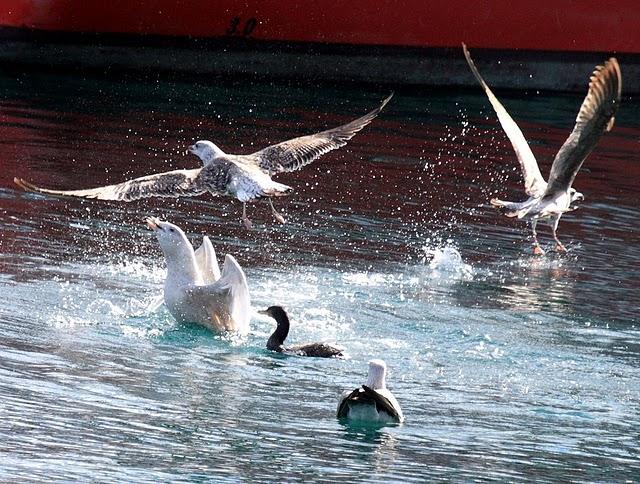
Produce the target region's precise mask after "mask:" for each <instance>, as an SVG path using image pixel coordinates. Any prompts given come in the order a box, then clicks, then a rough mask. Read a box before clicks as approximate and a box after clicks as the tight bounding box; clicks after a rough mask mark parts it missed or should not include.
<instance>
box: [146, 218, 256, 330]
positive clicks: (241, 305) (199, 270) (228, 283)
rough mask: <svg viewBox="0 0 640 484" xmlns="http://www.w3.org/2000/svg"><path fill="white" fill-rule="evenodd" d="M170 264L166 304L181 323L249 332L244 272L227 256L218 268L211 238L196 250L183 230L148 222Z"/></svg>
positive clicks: (249, 303) (248, 304)
mask: <svg viewBox="0 0 640 484" xmlns="http://www.w3.org/2000/svg"><path fill="white" fill-rule="evenodd" d="M147 225H148V227H149V228H150V229H151V230H153V231H154V232H155V234H156V237H157V239H158V242H159V243H160V248H161V249H162V252H163V253H164V256H165V259H166V262H167V278H166V279H165V283H164V302H165V304H166V306H167V308H168V309H169V312H170V313H171V314H172V316H173V317H174V318H175V319H176V320H177V321H178V322H181V323H197V324H201V325H202V326H206V327H207V328H209V329H212V330H213V331H216V332H222V331H237V332H239V333H242V334H246V333H248V331H249V319H250V317H251V302H250V299H249V288H248V287H247V280H246V278H245V275H244V272H243V270H242V268H241V267H240V265H239V264H238V262H236V260H235V259H234V258H233V256H231V255H229V254H227V256H226V257H225V260H224V265H223V267H222V272H221V271H220V268H219V267H218V260H217V258H216V253H215V250H214V249H213V245H212V244H211V241H210V240H209V238H208V237H206V236H205V237H204V238H203V239H202V245H201V246H200V247H199V248H198V250H196V251H194V250H193V246H192V245H191V243H190V242H189V240H188V239H187V236H186V235H185V233H184V232H183V231H182V230H181V229H180V227H178V226H176V225H174V224H171V223H169V222H163V221H160V220H159V219H157V218H155V217H149V218H148V219H147Z"/></svg>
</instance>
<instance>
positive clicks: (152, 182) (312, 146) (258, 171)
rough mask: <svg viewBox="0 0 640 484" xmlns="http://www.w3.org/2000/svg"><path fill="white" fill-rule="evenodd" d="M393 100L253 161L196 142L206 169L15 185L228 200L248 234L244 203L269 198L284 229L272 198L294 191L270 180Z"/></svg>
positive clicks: (345, 137) (340, 139) (341, 138)
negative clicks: (94, 182)
mask: <svg viewBox="0 0 640 484" xmlns="http://www.w3.org/2000/svg"><path fill="white" fill-rule="evenodd" d="M392 96H393V93H392V94H391V95H389V96H388V97H387V98H386V99H385V100H384V101H382V103H381V104H380V106H378V108H376V109H374V110H373V111H371V112H370V113H368V114H365V115H364V116H362V117H361V118H358V119H356V120H354V121H351V122H350V123H347V124H345V125H343V126H339V127H337V128H333V129H329V130H326V131H322V132H320V133H316V134H312V135H308V136H301V137H299V138H293V139H290V140H288V141H284V142H282V143H278V144H275V145H271V146H268V147H266V148H264V149H262V150H260V151H256V152H255V153H252V154H249V155H232V154H227V153H225V152H224V151H222V150H221V149H220V148H219V147H217V146H216V145H215V144H213V143H212V142H211V141H198V142H197V143H195V144H194V145H192V146H190V147H189V151H190V152H191V153H193V154H195V155H196V156H197V157H198V158H200V160H201V161H202V164H203V166H202V168H195V169H191V170H174V171H168V172H165V173H156V174H154V175H148V176H143V177H141V178H135V179H133V180H129V181H126V182H123V183H119V184H116V185H107V186H104V187H99V188H89V189H82V190H51V189H48V188H42V187H38V186H36V185H33V184H32V183H29V182H27V181H25V180H23V179H22V178H14V179H13V181H14V182H15V183H16V184H17V185H18V186H20V187H21V188H23V189H24V190H27V191H32V192H39V193H46V194H50V195H65V196H72V197H83V198H96V199H99V200H121V201H124V202H130V201H132V200H139V199H141V198H149V197H173V198H176V197H193V196H197V195H202V194H204V193H207V192H208V193H211V194H212V195H214V196H217V195H228V196H231V197H235V198H237V199H238V200H240V201H241V202H242V221H243V222H244V224H245V226H246V227H247V228H251V221H250V220H249V218H248V217H247V211H246V203H247V202H249V201H252V200H255V199H256V198H261V197H266V198H267V200H268V201H269V206H270V207H271V212H272V213H273V215H274V217H275V218H276V220H278V221H279V222H281V223H284V218H283V217H282V215H280V214H279V213H278V212H277V211H276V210H275V208H274V206H273V203H272V202H271V198H272V197H281V196H285V195H287V194H289V193H290V192H291V191H292V188H291V187H289V186H287V185H283V184H282V183H278V182H275V181H273V180H272V179H271V176H272V175H274V174H276V173H281V172H289V171H296V170H300V169H301V168H303V167H304V166H306V165H308V164H309V163H311V162H312V161H314V160H317V159H318V158H320V157H321V156H322V155H324V154H325V153H328V152H329V151H332V150H335V149H337V148H340V147H342V146H344V145H346V144H347V141H349V140H350V139H351V138H353V137H354V136H355V134H356V133H357V132H358V131H360V130H361V129H362V128H364V127H365V126H366V125H368V124H369V123H370V122H371V121H373V119H374V118H375V117H376V116H377V115H378V114H379V113H380V111H382V109H383V108H384V107H385V106H386V104H387V103H388V102H389V100H390V99H391V98H392Z"/></svg>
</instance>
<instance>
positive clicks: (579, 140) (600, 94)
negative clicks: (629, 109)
mask: <svg viewBox="0 0 640 484" xmlns="http://www.w3.org/2000/svg"><path fill="white" fill-rule="evenodd" d="M621 94H622V74H621V72H620V66H619V65H618V61H617V60H616V59H615V57H611V58H610V59H609V60H608V61H606V62H605V63H604V65H603V66H597V67H596V69H595V70H594V71H593V74H592V75H591V78H590V79H589V90H588V92H587V95H586V97H585V98H584V101H583V102H582V106H580V111H578V116H577V117H576V124H575V126H574V128H573V131H572V132H571V134H570V135H569V137H568V138H567V140H566V141H565V142H564V144H563V145H562V147H561V148H560V150H559V151H558V154H557V155H556V157H555V159H554V160H553V165H551V172H550V173H549V185H548V186H547V189H546V191H545V194H544V196H545V197H547V196H554V195H555V194H557V193H559V192H563V191H566V190H568V189H569V188H570V187H571V185H572V184H573V180H574V179H575V177H576V175H577V174H578V171H579V170H580V167H581V166H582V163H583V162H584V160H585V159H586V157H587V156H589V153H591V151H593V149H594V148H595V147H596V145H597V144H598V141H599V140H600V137H601V136H602V135H603V134H604V133H605V132H607V131H609V130H611V128H612V127H613V123H614V121H615V114H616V111H617V110H618V106H619V105H620V97H621Z"/></svg>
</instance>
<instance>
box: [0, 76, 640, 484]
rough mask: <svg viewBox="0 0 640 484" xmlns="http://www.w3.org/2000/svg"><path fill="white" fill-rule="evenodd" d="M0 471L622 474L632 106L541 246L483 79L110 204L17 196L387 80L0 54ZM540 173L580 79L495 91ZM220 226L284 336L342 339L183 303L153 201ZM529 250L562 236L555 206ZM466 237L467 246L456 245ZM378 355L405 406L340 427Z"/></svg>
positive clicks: (182, 161)
mask: <svg viewBox="0 0 640 484" xmlns="http://www.w3.org/2000/svg"><path fill="white" fill-rule="evenodd" d="M0 89H1V91H0V92H1V94H2V98H1V101H0V132H1V133H2V136H0V154H1V157H0V159H1V160H2V161H1V162H0V163H1V166H2V173H0V228H1V238H0V268H1V273H0V297H1V298H2V299H3V300H4V304H3V305H2V306H0V416H1V418H0V442H1V444H0V479H1V480H3V481H21V482H22V481H26V480H31V481H42V480H44V479H48V480H54V481H69V480H76V481H83V482H88V481H95V482H114V481H121V482H163V481H164V482H166V481H173V482H200V481H207V480H212V481H216V482H222V481H229V482H238V481H253V480H256V481H281V480H295V481H301V480H315V481H329V480H336V479H344V480H347V479H348V480H351V481H367V482H383V481H384V482H387V481H425V480H439V479H442V480H453V481H474V480H483V479H493V480H504V481H525V480H532V481H533V480H535V481H537V482H549V481H556V482H557V481H576V482H585V481H598V482H603V481H612V482H620V481H624V480H626V479H630V480H636V479H637V478H638V476H639V475H640V461H639V459H638V453H639V451H640V444H639V440H638V437H639V435H640V412H639V411H638V408H639V404H640V376H639V372H638V367H639V366H640V329H639V327H638V324H639V320H638V310H639V308H640V282H639V281H640V278H638V267H639V261H640V236H639V233H638V228H637V227H638V219H639V217H638V216H639V214H640V209H638V188H637V180H638V175H640V173H639V168H638V166H639V165H638V156H637V154H638V141H637V140H638V139H639V137H640V136H639V135H640V118H638V117H637V113H638V112H640V110H639V108H640V105H639V104H638V102H637V101H635V100H632V99H624V101H623V105H622V109H621V112H620V116H619V119H618V123H617V126H616V128H615V129H614V130H613V132H612V133H610V134H609V135H607V136H606V137H605V138H603V140H602V142H601V143H600V145H599V147H598V148H597V150H596V151H595V152H594V154H593V155H592V156H591V157H590V158H589V160H587V162H586V164H585V167H584V170H583V171H582V172H581V173H580V174H579V176H578V178H577V180H576V184H575V186H576V187H577V188H578V189H579V190H580V191H582V192H583V193H585V195H586V200H585V202H584V203H583V204H582V207H581V208H580V210H578V211H576V212H572V213H570V214H568V215H567V216H566V217H564V218H563V219H562V221H561V224H560V231H559V235H560V238H561V240H563V241H564V242H565V244H566V245H567V247H568V248H569V254H568V255H566V256H557V255H556V254H554V253H553V252H550V253H549V255H547V256H545V257H542V258H539V257H534V256H533V255H532V254H531V249H532V246H531V241H530V239H529V238H528V237H529V233H528V229H527V228H526V227H525V226H524V225H521V224H518V223H517V221H513V220H508V219H504V218H501V217H500V216H499V215H498V214H496V213H495V212H494V211H493V210H491V209H490V208H489V207H488V204H487V201H488V199H489V198H490V197H491V196H494V195H496V194H498V195H501V196H503V197H504V198H508V196H511V197H518V196H519V195H520V188H519V187H520V181H519V174H518V172H517V164H516V161H515V158H514V156H513V155H512V152H511V150H510V146H509V144H508V142H507V141H506V139H505V137H504V135H503V134H502V132H501V131H500V129H499V127H498V126H496V123H495V117H494V116H493V114H492V112H491V111H490V108H489V106H488V103H487V102H486V100H485V99H484V97H483V95H482V93H481V92H479V90H478V92H476V91H475V90H471V91H460V92H458V91H435V92H433V91H430V90H428V89H425V90H424V91H411V92H402V90H397V92H396V97H395V98H394V99H393V101H392V102H391V103H390V104H389V106H388V107H387V109H386V110H385V112H383V113H382V115H381V116H380V118H379V119H378V120H376V121H375V122H374V123H373V124H372V125H371V126H369V127H368V128H366V129H365V130H364V131H363V132H361V133H360V134H358V135H357V136H356V137H355V138H354V139H353V140H352V142H351V143H350V144H349V145H348V146H347V147H346V148H344V149H342V150H340V151H338V152H333V153H331V154H329V155H327V156H325V157H324V158H322V159H321V160H320V161H318V162H316V163H314V164H313V165H311V166H309V167H307V168H306V169H305V170H304V171H301V172H299V173H292V174H284V175H281V176H279V177H278V178H277V179H278V181H281V182H283V183H286V184H288V185H291V186H293V187H295V189H296V192H295V194H294V195H292V196H291V197H289V198H288V199H286V200H278V202H277V207H278V208H279V209H281V210H282V211H283V213H284V215H285V217H286V218H287V219H288V223H287V224H286V225H284V226H281V225H278V224H276V223H275V222H274V221H273V220H272V218H271V216H270V214H269V210H268V206H267V204H266V203H264V202H258V203H255V204H253V205H251V206H250V207H249V215H250V216H251V217H252V219H253V221H254V225H255V230H253V231H251V232H248V231H246V230H245V229H244V228H243V227H242V225H241V224H240V222H239V214H240V205H239V204H238V203H237V202H234V201H231V200H229V199H214V198H210V197H201V198H197V199H193V200H189V199H183V200H177V201H176V200H151V201H142V202H134V203H130V204H125V203H115V202H114V203H111V202H98V201H82V200H75V199H62V198H54V197H47V196H41V195H32V194H26V193H24V192H21V191H20V190H18V189H17V187H15V186H13V184H12V182H11V180H12V178H13V177H14V176H22V177H24V178H26V179H28V180H31V181H33V182H34V183H38V184H42V185H46V186H51V187H55V188H71V187H76V186H78V187H80V186H83V187H89V186H94V185H101V184H105V183H115V182H118V181H121V180H123V179H125V178H127V177H131V176H141V175H144V174H148V173H152V172H157V171H165V170H169V169H175V168H181V167H196V166H198V161H197V160H196V159H195V158H193V157H191V156H190V155H186V154H185V153H184V151H185V148H186V146H187V145H188V144H190V143H191V142H192V141H193V140H194V139H199V138H209V139H211V140H213V141H214V142H216V143H218V144H219V145H220V146H221V147H222V148H223V149H225V150H227V151H229V152H250V151H254V150H255V149H258V148H260V147H262V146H264V145H266V144H269V143H273V142H277V141H280V140H284V139H287V138H289V137H292V136H294V135H300V134H304V133H307V132H309V131H316V130H320V129H325V128H328V127H332V126H335V125H337V124H339V123H342V122H344V121H348V120H349V119H351V118H353V117H356V116H359V115H361V114H362V113H364V112H366V111H368V110H370V109H372V108H373V107H374V106H376V105H377V103H378V102H379V101H380V100H381V99H382V98H383V97H384V96H385V95H386V94H387V93H388V91H387V89H385V88H380V89H373V88H371V89H361V88H358V89H355V88H348V87H347V88H344V87H338V86H334V87H327V86H325V87H318V86H310V85H309V86H295V85H289V84H277V83H266V82H265V83H249V82H247V83H240V82H239V83H229V82H220V81H216V80H210V81H207V80H205V81H202V82H194V81H189V80H182V81H180V80H166V79H158V80H154V81H141V80H136V79H121V78H115V77H113V78H105V79H103V78H95V77H93V78H81V77H78V76H73V75H69V76H61V75H54V74H42V73H30V74H29V75H26V74H21V73H16V72H14V73H5V74H3V76H2V77H0ZM498 94H499V95H500V97H501V98H502V99H503V101H504V103H505V105H506V106H507V108H508V109H509V110H510V111H511V113H512V115H513V116H514V117H515V118H516V119H517V120H522V124H521V126H522V128H523V130H524V132H525V135H526V136H528V137H529V139H530V140H531V142H532V145H533V149H534V152H535V153H536V154H537V155H538V157H539V159H540V161H541V165H542V171H543V173H546V172H547V171H548V167H549V160H550V159H551V158H552V156H553V154H554V152H555V150H556V149H557V147H558V146H559V145H560V144H561V143H562V141H563V140H564V137H566V135H567V134H568V132H569V130H570V129H571V128H572V122H573V119H575V113H576V112H577V109H578V106H579V104H580V102H581V96H573V95H557V94H556V95H552V94H547V93H514V92H512V93H498ZM148 215H155V216H159V217H161V218H163V219H166V220H169V221H171V222H174V223H176V224H178V225H180V226H181V227H183V228H184V229H185V231H186V232H187V233H188V235H189V236H190V238H191V240H192V241H194V242H196V243H197V241H198V240H199V238H200V237H201V236H202V235H204V234H206V235H208V236H209V237H210V238H211V240H212V242H213V243H214V246H215V247H216V250H217V251H218V253H219V254H225V253H231V254H233V255H234V256H236V258H237V259H238V260H239V262H240V264H241V265H242V266H243V267H244V268H245V270H246V273H247V277H248V281H249V286H250V289H251V294H252V301H253V306H254V307H255V308H256V309H262V308H264V307H266V306H268V305H271V304H282V305H284V306H285V307H286V308H287V309H288V310H289V312H290V315H291V317H292V329H291V333H290V337H289V341H290V343H303V342H309V341H322V340H324V341H336V342H338V343H340V344H341V345H343V346H345V347H346V348H347V352H348V353H349V355H350V359H347V360H333V359H328V360H324V359H313V358H298V357H286V356H282V355H277V354H273V353H271V352H268V351H267V350H266V349H265V347H264V346H265V343H266V340H267V338H268V336H269V334H270V333H271V331H272V330H273V329H274V326H275V325H274V323H273V322H272V321H270V320H268V319H262V318H261V317H259V316H256V317H255V318H254V319H253V320H252V330H251V333H250V334H249V336H247V337H246V338H244V339H242V338H228V337H221V336H215V335H213V334H211V333H209V332H208V331H206V330H204V329H200V328H197V327H192V326H187V325H178V324H176V323H175V322H174V321H173V319H172V317H171V316H170V314H169V313H168V312H167V310H166V309H165V308H160V309H159V310H157V311H155V312H152V311H149V310H148V306H149V305H150V304H151V303H152V302H153V300H154V299H155V298H156V297H157V296H158V295H160V294H161V293H162V283H163V278H164V266H163V260H162V257H161V253H160V250H159V247H158V246H157V243H156V241H155V238H154V236H153V235H152V233H151V232H150V231H149V230H148V229H146V227H145V226H144V223H143V219H144V218H145V217H146V216H148ZM540 233H541V240H542V242H543V246H545V247H549V248H551V239H550V234H549V231H548V230H547V229H546V227H543V228H541V230H540ZM458 254H460V256H461V260H458V258H457V257H458ZM373 357H376V358H383V359H384V360H386V362H387V365H388V367H389V375H388V380H387V383H388V385H389V387H390V388H391V389H392V391H393V392H394V393H395V395H396V397H397V398H398V400H399V401H400V403H401V405H402V407H403V410H404V413H405V416H406V422H405V424H403V425H400V426H387V427H366V426H365V427H363V426H350V425H347V424H345V423H343V422H339V421H337V420H336V418H335V409H336V405H337V399H338V396H339V394H340V393H341V392H342V391H343V390H346V389H352V388H354V387H356V386H358V385H359V384H361V383H362V382H364V380H365V378H366V370H367V362H368V360H369V359H371V358H373Z"/></svg>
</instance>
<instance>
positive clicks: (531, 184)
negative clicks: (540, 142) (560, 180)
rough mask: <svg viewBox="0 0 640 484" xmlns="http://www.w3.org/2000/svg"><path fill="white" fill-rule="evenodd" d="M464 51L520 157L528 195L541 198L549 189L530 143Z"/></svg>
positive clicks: (464, 48) (467, 52) (465, 47)
mask: <svg viewBox="0 0 640 484" xmlns="http://www.w3.org/2000/svg"><path fill="white" fill-rule="evenodd" d="M462 50H463V51H464V56H465V58H466V59H467V63H468V64H469V67H470V68H471V72H473V75H474V76H475V77H476V79H477V80H478V82H479V83H480V85H481V86H482V89H484V92H485V94H486V95H487V97H488V98H489V102H490V103H491V106H493V110H494V111H495V112H496V114H497V115H498V120H499V121H500V125H501V126H502V129H503V130H504V132H505V134H506V135H507V137H508V138H509V141H511V146H513V150H514V151H515V152H516V156H517V157H518V161H519V162H520V168H521V169H522V176H523V177H524V189H525V192H526V193H527V195H529V196H530V197H541V196H542V194H543V193H544V191H545V189H546V188H547V184H546V182H545V181H544V178H543V177H542V174H541V173H540V168H539V167H538V162H537V161H536V157H535V156H534V155H533V152H532V151H531V148H530V147H529V143H527V140H526V139H525V137H524V135H523V134H522V131H520V128H519V127H518V125H517V124H516V122H515V121H514V120H513V118H512V117H511V116H510V115H509V113H508V112H507V110H506V109H505V108H504V106H503V105H502V104H501V103H500V101H498V98H496V97H495V96H494V94H493V92H492V91H491V89H490V88H489V86H488V85H487V83H486V82H485V81H484V79H483V78H482V76H481V75H480V72H478V69H477V68H476V65H475V64H474V62H473V60H472V59H471V55H470V54H469V51H468V50H467V46H466V45H465V44H462Z"/></svg>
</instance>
